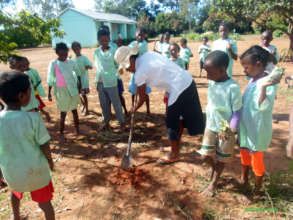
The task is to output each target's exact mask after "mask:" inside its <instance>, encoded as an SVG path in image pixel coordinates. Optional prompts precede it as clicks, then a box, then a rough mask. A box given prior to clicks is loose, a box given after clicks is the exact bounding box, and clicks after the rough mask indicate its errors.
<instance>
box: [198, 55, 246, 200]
mask: <svg viewBox="0 0 293 220" xmlns="http://www.w3.org/2000/svg"><path fill="white" fill-rule="evenodd" d="M228 66H229V57H228V55H227V54H226V53H225V52H223V51H219V50H216V51H213V52H212V53H210V54H209V55H208V56H207V57H206V59H205V62H204V68H205V70H206V71H207V78H208V79H209V80H210V82H209V88H208V104H207V107H206V118H207V119H206V129H205V132H204V138H203V141H202V148H201V150H200V151H199V153H200V154H201V155H202V157H203V160H204V162H206V163H208V164H209V165H210V166H211V168H212V175H211V180H212V181H211V183H210V184H209V186H208V187H207V188H206V189H205V190H204V191H203V194H204V195H205V196H209V197H210V196H213V195H214V194H215V191H216V188H217V183H218V180H219V178H220V176H221V174H222V172H223V170H224V167H225V164H226V163H229V162H231V161H232V159H233V154H234V145H235V138H234V135H235V132H236V131H237V129H238V125H239V120H240V110H241V107H242V97H241V89H240V86H239V84H238V83H237V82H236V81H234V80H233V79H231V78H230V77H229V76H228V74H227V68H228ZM214 157H216V158H214Z"/></svg>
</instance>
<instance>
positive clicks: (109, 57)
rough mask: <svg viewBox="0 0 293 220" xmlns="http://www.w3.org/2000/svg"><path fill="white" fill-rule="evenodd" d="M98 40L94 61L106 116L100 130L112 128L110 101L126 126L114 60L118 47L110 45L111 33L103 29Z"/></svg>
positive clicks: (121, 123) (122, 125) (103, 110)
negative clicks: (98, 45)
mask: <svg viewBox="0 0 293 220" xmlns="http://www.w3.org/2000/svg"><path fill="white" fill-rule="evenodd" d="M98 41H99V44H100V47H98V49H96V51H95V54H94V62H95V67H96V70H97V73H96V78H95V83H96V84H97V90H98V92H99V99H100V104H101V108H102V112H103V116H104V125H103V126H102V127H101V129H100V130H104V129H109V128H110V124H109V122H110V113H111V112H110V105H111V104H110V102H111V103H112V105H113V107H114V110H115V114H116V117H117V119H118V121H119V123H120V126H121V128H123V127H124V116H123V113H122V108H121V103H120V98H119V93H118V83H117V75H116V73H117V66H116V63H115V61H114V55H115V51H116V49H115V48H113V47H111V46H109V42H110V33H109V32H108V31H107V30H105V29H101V30H99V32H98Z"/></svg>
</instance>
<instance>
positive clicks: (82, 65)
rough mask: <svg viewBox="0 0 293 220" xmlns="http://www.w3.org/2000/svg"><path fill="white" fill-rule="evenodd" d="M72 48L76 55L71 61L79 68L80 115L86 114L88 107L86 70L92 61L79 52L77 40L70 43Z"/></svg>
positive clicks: (88, 87) (88, 90) (87, 77)
mask: <svg viewBox="0 0 293 220" xmlns="http://www.w3.org/2000/svg"><path fill="white" fill-rule="evenodd" d="M71 48H72V50H73V51H74V53H75V55H76V57H75V58H74V59H73V61H74V62H75V63H76V65H77V66H78V68H79V72H80V76H79V80H80V82H81V90H80V91H79V92H80V93H81V95H82V99H83V101H82V104H83V109H82V115H83V116H85V115H88V114H89V109H88V100H87V97H86V95H87V94H89V93H90V84H89V74H88V70H89V69H92V68H93V67H92V63H91V62H90V61H89V59H88V58H87V57H86V56H84V55H82V54H81V45H80V43H78V42H76V41H75V42H73V43H72V45H71Z"/></svg>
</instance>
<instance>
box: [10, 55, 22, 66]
mask: <svg viewBox="0 0 293 220" xmlns="http://www.w3.org/2000/svg"><path fill="white" fill-rule="evenodd" d="M22 58H23V57H22V56H18V55H11V56H10V57H8V63H9V65H10V67H13V66H14V65H15V64H16V63H17V62H20V61H22Z"/></svg>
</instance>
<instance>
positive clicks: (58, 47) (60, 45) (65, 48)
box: [55, 42, 68, 53]
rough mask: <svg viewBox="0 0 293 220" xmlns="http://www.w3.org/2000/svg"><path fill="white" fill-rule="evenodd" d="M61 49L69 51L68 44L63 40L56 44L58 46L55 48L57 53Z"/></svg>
mask: <svg viewBox="0 0 293 220" xmlns="http://www.w3.org/2000/svg"><path fill="white" fill-rule="evenodd" d="M60 50H66V51H68V47H67V45H66V44H65V43H63V42H61V43H58V44H56V48H55V51H56V53H58V52H59V51H60Z"/></svg>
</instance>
